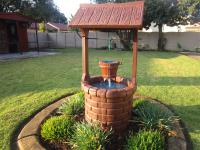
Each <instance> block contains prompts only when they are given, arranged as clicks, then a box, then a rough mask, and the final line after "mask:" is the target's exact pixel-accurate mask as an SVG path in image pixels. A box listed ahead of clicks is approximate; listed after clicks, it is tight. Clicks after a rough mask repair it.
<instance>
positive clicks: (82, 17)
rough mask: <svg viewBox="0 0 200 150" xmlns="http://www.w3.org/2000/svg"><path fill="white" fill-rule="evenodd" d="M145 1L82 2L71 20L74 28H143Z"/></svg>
mask: <svg viewBox="0 0 200 150" xmlns="http://www.w3.org/2000/svg"><path fill="white" fill-rule="evenodd" d="M143 9H144V2H143V1H136V2H129V3H118V4H111V3H107V4H82V5H81V7H80V8H79V10H78V12H77V13H76V15H75V16H74V17H73V19H72V21H71V22H70V25H69V26H70V27H72V28H95V29H99V28H113V29H115V28H118V29H130V28H141V27H142V22H143Z"/></svg>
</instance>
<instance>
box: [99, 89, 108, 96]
mask: <svg viewBox="0 0 200 150" xmlns="http://www.w3.org/2000/svg"><path fill="white" fill-rule="evenodd" d="M106 92H107V90H106V89H99V90H98V91H97V96H98V97H101V98H105V97H106Z"/></svg>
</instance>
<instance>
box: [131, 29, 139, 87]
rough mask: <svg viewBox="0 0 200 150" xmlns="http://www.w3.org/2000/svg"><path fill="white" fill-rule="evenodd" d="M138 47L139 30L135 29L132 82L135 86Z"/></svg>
mask: <svg viewBox="0 0 200 150" xmlns="http://www.w3.org/2000/svg"><path fill="white" fill-rule="evenodd" d="M137 46H138V30H137V29H134V37H133V47H132V48H133V64H132V81H133V85H134V86H137V81H136V76H137Z"/></svg>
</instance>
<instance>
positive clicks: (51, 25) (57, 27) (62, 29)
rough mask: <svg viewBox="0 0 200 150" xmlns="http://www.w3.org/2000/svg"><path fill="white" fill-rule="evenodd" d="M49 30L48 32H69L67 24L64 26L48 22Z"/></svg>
mask: <svg viewBox="0 0 200 150" xmlns="http://www.w3.org/2000/svg"><path fill="white" fill-rule="evenodd" d="M47 30H48V31H57V32H66V31H67V30H68V26H67V24H62V23H54V22H48V23H47Z"/></svg>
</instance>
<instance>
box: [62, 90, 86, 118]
mask: <svg viewBox="0 0 200 150" xmlns="http://www.w3.org/2000/svg"><path fill="white" fill-rule="evenodd" d="M83 110H84V93H82V92H80V93H78V94H75V95H73V96H71V97H70V98H69V99H68V100H67V101H66V102H65V103H63V104H62V105H61V106H60V107H59V110H58V111H59V112H60V113H62V114H66V115H77V114H80V113H82V112H83Z"/></svg>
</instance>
